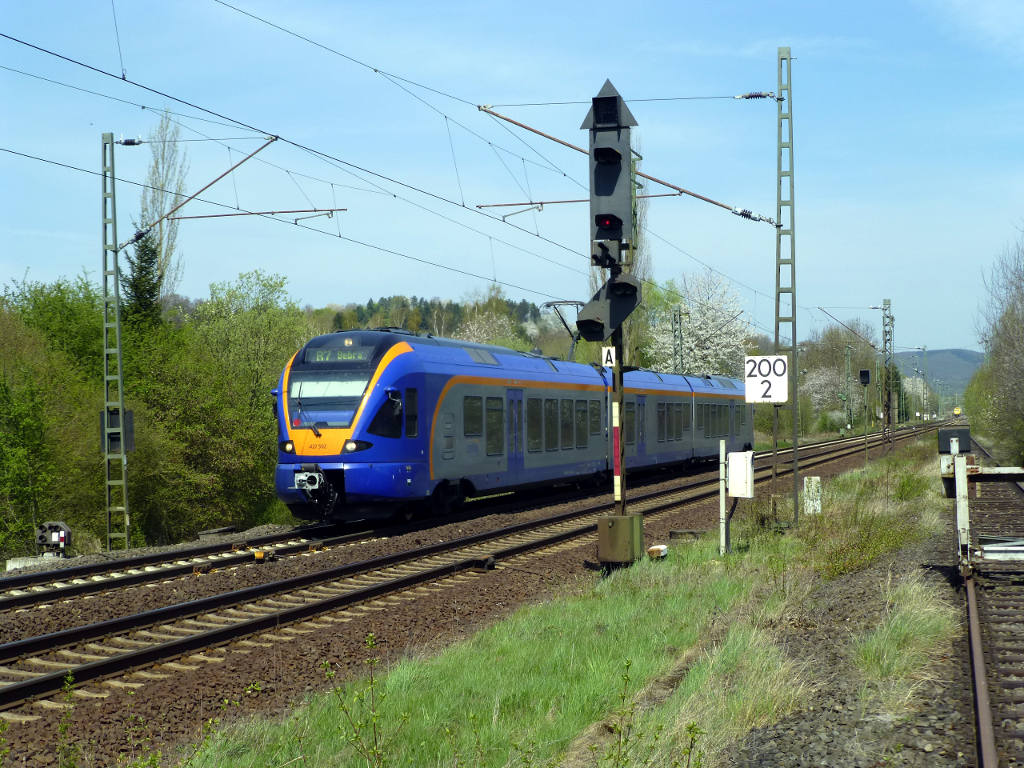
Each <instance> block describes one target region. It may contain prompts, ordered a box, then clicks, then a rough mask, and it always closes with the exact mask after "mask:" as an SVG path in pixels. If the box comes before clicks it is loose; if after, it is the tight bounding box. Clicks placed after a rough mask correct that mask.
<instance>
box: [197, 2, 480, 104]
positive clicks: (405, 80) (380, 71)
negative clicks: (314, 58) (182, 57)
mask: <svg viewBox="0 0 1024 768" xmlns="http://www.w3.org/2000/svg"><path fill="white" fill-rule="evenodd" d="M213 2H215V3H217V4H218V5H223V6H224V7H225V8H230V9H231V10H232V11H235V12H236V13H240V14H242V15H243V16H248V17H249V18H250V19H253V20H254V21H258V22H260V23H261V24H266V25H267V26H268V27H273V28H274V29H276V30H278V31H279V32H284V33H285V34H286V35H291V36H292V37H296V38H298V39H299V40H302V41H304V42H307V43H309V44H310V45H314V46H316V47H317V48H320V49H322V50H324V51H327V52H328V53H333V54H334V55H335V56H340V57H341V58H343V59H345V60H346V61H350V62H352V63H353V64H358V65H359V66H360V67H365V68H366V69H368V70H370V71H371V72H374V73H376V74H378V75H380V76H381V77H390V78H394V79H395V80H401V81H402V82H403V83H408V84H409V85H414V86H416V87H417V88H422V89H423V90H425V91H430V92H431V93H436V94H437V95H438V96H444V97H446V98H449V99H453V100H455V101H460V102H462V103H463V104H467V105H469V106H471V107H472V106H475V105H474V104H473V103H472V102H471V101H467V100H466V99H463V98H460V97H459V96H456V95H454V94H451V93H446V92H445V91H441V90H438V89H437V88H431V87H430V86H429V85H423V84H422V83H417V82H416V81H415V80H410V79H408V78H406V77H402V76H401V75H396V74H393V73H391V72H386V71H384V70H383V69H380V68H379V67H375V66H373V65H371V64H367V63H366V62H365V61H360V60H359V59H357V58H354V57H352V56H349V55H348V54H347V53H342V52H341V51H338V50H335V49H334V48H331V47H330V46H327V45H324V44H323V43H318V42H317V41H316V40H313V39H312V38H309V37H306V36H305V35H300V34H299V33H298V32H293V31H292V30H290V29H288V28H286V27H282V26H281V25H280V24H275V23H274V22H272V21H268V20H267V19H264V18H262V17H260V16H257V15H256V14H254V13H251V12H249V11H246V10H243V9H241V8H238V7H237V6H234V5H231V4H230V3H227V2H224V0H213Z"/></svg>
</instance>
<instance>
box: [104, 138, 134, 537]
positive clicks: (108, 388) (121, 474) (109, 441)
mask: <svg viewBox="0 0 1024 768" xmlns="http://www.w3.org/2000/svg"><path fill="white" fill-rule="evenodd" d="M102 177H103V179H102V184H103V190H102V192H103V393H104V397H103V400H104V404H103V457H104V463H105V464H106V471H107V482H106V489H107V493H106V499H107V549H108V550H109V549H113V543H114V542H115V541H120V542H122V546H123V548H124V549H128V548H129V547H130V546H131V538H130V536H129V532H130V529H129V519H128V455H127V453H126V451H127V444H126V439H125V438H126V435H125V413H126V412H125V408H124V377H123V375H122V372H121V288H120V284H119V283H120V273H119V271H118V266H117V254H118V245H117V203H116V199H115V197H114V134H112V133H104V134H103V173H102Z"/></svg>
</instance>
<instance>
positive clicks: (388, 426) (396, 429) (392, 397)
mask: <svg viewBox="0 0 1024 768" xmlns="http://www.w3.org/2000/svg"><path fill="white" fill-rule="evenodd" d="M367 431H368V432H369V433H370V434H373V435H380V436H381V437H401V436H402V396H401V395H400V394H398V392H395V391H393V390H392V391H390V392H388V398H387V399H386V400H385V401H384V402H383V403H381V405H380V408H378V409H377V413H375V414H374V416H373V421H371V422H370V427H369V429H368V430H367Z"/></svg>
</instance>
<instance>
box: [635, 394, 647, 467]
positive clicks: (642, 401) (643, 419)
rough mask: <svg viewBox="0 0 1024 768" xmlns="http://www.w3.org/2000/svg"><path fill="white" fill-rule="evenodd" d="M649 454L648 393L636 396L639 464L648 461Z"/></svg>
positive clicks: (637, 455)
mask: <svg viewBox="0 0 1024 768" xmlns="http://www.w3.org/2000/svg"><path fill="white" fill-rule="evenodd" d="M646 456H647V395H637V396H636V458H637V464H644V463H646V458H645V457H646Z"/></svg>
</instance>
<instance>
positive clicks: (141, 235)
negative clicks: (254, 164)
mask: <svg viewBox="0 0 1024 768" xmlns="http://www.w3.org/2000/svg"><path fill="white" fill-rule="evenodd" d="M277 138H278V137H277V136H271V137H270V138H269V139H267V141H266V142H265V143H264V144H263V146H261V147H259V148H258V149H255V150H253V151H252V152H250V153H249V154H248V155H246V156H245V157H243V158H242V159H241V160H239V161H238V162H237V163H235V164H234V165H232V166H231V167H230V168H228V169H227V170H226V171H224V173H222V174H221V175H220V176H218V177H217V178H215V179H214V180H213V181H211V182H210V183H209V184H207V185H206V186H204V187H202V188H201V189H199V190H197V191H196V192H193V193H192V194H191V195H189V196H188V197H186V198H185V199H184V200H182V201H181V202H180V203H178V204H177V205H176V206H174V207H173V208H171V210H169V211H168V212H167V213H165V214H164V215H163V216H161V217H160V218H158V219H157V220H156V221H153V222H150V223H149V224H147V225H145V226H144V227H140V228H139V230H138V231H137V232H136V233H135V234H134V235H133V236H132V238H131V239H130V240H128V241H126V242H124V243H122V244H121V245H119V246H117V250H118V251H121V250H123V249H124V248H127V247H128V246H129V245H132V244H134V243H137V242H139V240H141V239H142V238H144V237H145V236H146V235H148V234H149V233H150V231H151V230H152V229H153V227H155V226H156V225H157V224H159V223H160V222H161V221H164V220H165V219H169V218H170V217H171V214H173V213H175V212H177V211H178V210H179V209H180V208H182V206H184V205H185V204H186V203H188V202H190V201H192V200H194V199H195V198H197V197H199V195H201V194H202V193H203V192H205V191H206V190H208V189H209V188H210V187H212V186H213V185H214V184H216V183H217V182H218V181H220V180H221V179H223V178H224V177H225V176H227V175H228V174H229V173H231V172H232V171H234V170H235V169H236V168H238V166H240V165H242V164H243V163H244V162H246V161H247V160H249V159H251V158H253V157H255V156H256V155H258V154H259V153H260V152H262V151H263V150H264V149H266V148H267V147H269V146H270V145H271V144H273V143H274V142H275V141H277Z"/></svg>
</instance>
